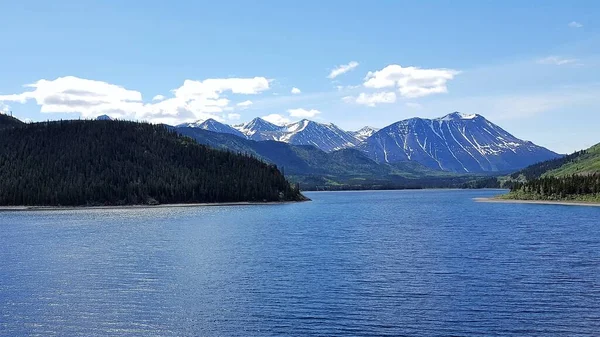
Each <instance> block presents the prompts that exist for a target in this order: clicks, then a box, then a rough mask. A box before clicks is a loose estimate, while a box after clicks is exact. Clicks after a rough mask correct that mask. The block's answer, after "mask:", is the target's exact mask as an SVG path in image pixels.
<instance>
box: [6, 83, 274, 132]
mask: <svg viewBox="0 0 600 337" xmlns="http://www.w3.org/2000/svg"><path fill="white" fill-rule="evenodd" d="M269 83H270V80H268V79H267V78H265V77H254V78H223V79H206V80H204V81H194V80H186V81H184V83H183V85H182V86H181V87H179V88H177V89H174V90H172V93H173V95H174V96H173V97H170V98H166V97H164V96H162V95H157V96H155V97H154V102H152V103H144V102H143V101H142V94H141V93H140V92H139V91H135V90H129V89H126V88H124V87H122V86H119V85H115V84H110V83H107V82H102V81H95V80H89V79H83V78H78V77H74V76H66V77H59V78H57V79H55V80H45V79H43V80H39V81H37V82H36V83H33V84H29V85H26V87H27V88H32V90H30V91H25V92H23V93H21V94H13V95H0V102H19V103H25V102H26V101H28V100H35V101H36V103H37V104H38V105H40V106H41V108H40V110H41V112H45V113H80V114H81V116H82V117H84V118H90V117H96V116H98V115H104V114H106V115H109V116H111V117H113V118H123V119H137V120H147V121H150V122H154V123H180V122H187V121H193V120H198V119H208V118H214V119H215V120H219V121H223V120H224V118H225V115H224V113H225V112H226V111H231V109H233V108H232V107H231V106H229V104H230V101H229V99H227V98H225V97H222V94H223V93H225V92H230V93H233V94H240V95H254V94H259V93H261V92H263V91H265V90H268V89H269Z"/></svg>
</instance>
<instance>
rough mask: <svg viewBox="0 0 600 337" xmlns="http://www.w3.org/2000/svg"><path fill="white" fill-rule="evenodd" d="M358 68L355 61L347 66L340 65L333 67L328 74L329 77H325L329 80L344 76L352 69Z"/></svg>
mask: <svg viewBox="0 0 600 337" xmlns="http://www.w3.org/2000/svg"><path fill="white" fill-rule="evenodd" d="M356 67H358V62H356V61H352V62H350V63H348V64H342V65H339V66H337V67H335V68H334V69H333V70H332V71H331V72H330V73H329V76H327V78H330V79H334V78H336V77H338V76H340V75H342V74H345V73H347V72H349V71H351V70H353V69H354V68H356Z"/></svg>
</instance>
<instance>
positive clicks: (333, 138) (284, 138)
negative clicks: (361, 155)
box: [211, 118, 360, 152]
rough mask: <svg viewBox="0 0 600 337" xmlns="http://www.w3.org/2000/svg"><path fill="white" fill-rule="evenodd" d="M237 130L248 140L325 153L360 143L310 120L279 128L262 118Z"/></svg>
mask: <svg viewBox="0 0 600 337" xmlns="http://www.w3.org/2000/svg"><path fill="white" fill-rule="evenodd" d="M236 129H237V130H239V131H240V132H241V133H242V134H244V136H245V137H246V138H247V139H252V140H256V141H263V140H275V141H280V142H284V143H289V144H293V145H313V146H315V147H317V148H319V149H321V150H323V151H325V152H331V151H335V150H340V149H345V148H349V147H354V146H356V145H357V144H358V143H360V141H359V140H358V139H357V138H356V137H354V136H353V135H352V134H351V133H350V132H346V131H344V130H342V129H340V128H339V127H337V126H336V125H334V124H322V123H317V122H313V121H310V120H308V119H303V120H301V121H299V122H296V123H291V124H287V125H284V126H278V125H275V124H273V123H269V122H267V121H265V120H264V119H262V118H254V119H253V120H251V121H250V122H248V123H246V124H242V125H238V126H236ZM211 131H216V130H211ZM217 132H218V131H217Z"/></svg>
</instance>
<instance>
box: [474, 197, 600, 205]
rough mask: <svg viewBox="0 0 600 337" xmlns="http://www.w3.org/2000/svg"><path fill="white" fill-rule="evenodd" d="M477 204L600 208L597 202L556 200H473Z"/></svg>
mask: <svg viewBox="0 0 600 337" xmlns="http://www.w3.org/2000/svg"><path fill="white" fill-rule="evenodd" d="M473 200H474V201H475V202H490V203H505V204H533V205H561V206H587V207H600V203H597V202H585V201H558V200H557V201H554V200H519V199H498V198H494V197H492V198H473Z"/></svg>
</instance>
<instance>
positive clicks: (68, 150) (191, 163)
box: [0, 117, 303, 206]
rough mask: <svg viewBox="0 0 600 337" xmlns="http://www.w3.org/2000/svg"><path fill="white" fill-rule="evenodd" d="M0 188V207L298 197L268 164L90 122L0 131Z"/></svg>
mask: <svg viewBox="0 0 600 337" xmlns="http://www.w3.org/2000/svg"><path fill="white" fill-rule="evenodd" d="M1 119H3V118H1V117H0V120H1ZM0 191H1V192H2V193H0V205H61V206H79V205H126V204H156V203H199V202H236V201H283V200H302V199H303V197H302V195H301V194H300V193H299V191H298V190H297V189H296V188H292V187H291V186H290V184H289V183H288V182H287V181H286V179H285V178H284V176H283V175H282V174H281V172H280V171H279V170H278V169H277V168H276V167H275V166H273V165H270V164H266V163H264V162H262V161H260V160H257V159H255V158H251V157H249V156H244V155H239V154H235V153H232V152H225V151H218V150H214V149H210V148H208V147H206V146H203V145H200V144H198V143H197V142H195V141H193V140H191V139H189V138H188V137H183V136H180V135H178V134H177V133H175V132H172V131H170V130H169V129H168V128H166V127H164V126H161V125H151V124H145V123H135V122H125V121H89V120H73V121H56V122H45V123H33V124H23V125H20V126H16V127H12V128H5V129H1V130H0Z"/></svg>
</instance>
